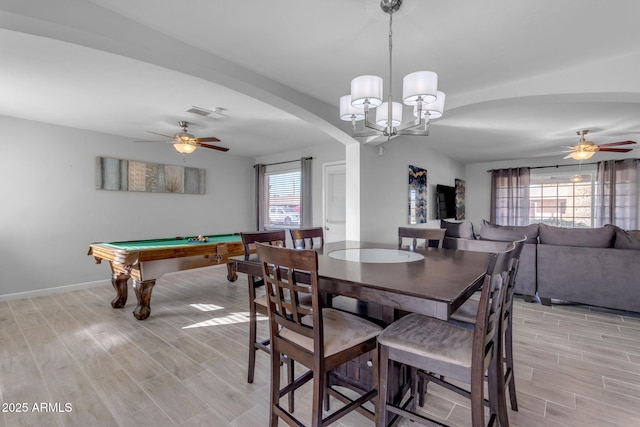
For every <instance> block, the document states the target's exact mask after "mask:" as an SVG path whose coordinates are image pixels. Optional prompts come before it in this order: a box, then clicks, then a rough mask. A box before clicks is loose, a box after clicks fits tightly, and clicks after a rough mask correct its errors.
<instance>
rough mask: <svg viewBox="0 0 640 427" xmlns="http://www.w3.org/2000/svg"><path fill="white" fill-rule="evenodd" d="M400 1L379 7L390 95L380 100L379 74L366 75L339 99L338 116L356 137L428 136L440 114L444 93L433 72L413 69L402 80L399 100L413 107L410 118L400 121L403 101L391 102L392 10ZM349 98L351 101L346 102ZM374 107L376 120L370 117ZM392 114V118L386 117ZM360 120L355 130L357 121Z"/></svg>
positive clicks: (386, 0) (384, 0)
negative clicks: (385, 19) (384, 22)
mask: <svg viewBox="0 0 640 427" xmlns="http://www.w3.org/2000/svg"><path fill="white" fill-rule="evenodd" d="M401 5H402V0H381V1H380V8H381V9H382V11H383V12H385V13H387V14H389V96H388V97H387V100H386V102H383V99H384V97H383V94H382V87H383V81H382V77H379V76H373V75H365V76H359V77H356V78H355V79H353V80H352V81H351V94H350V95H345V96H343V97H341V98H340V119H341V120H345V121H350V122H351V123H352V126H353V129H352V133H351V134H352V135H353V136H355V137H365V136H380V135H384V136H386V137H387V140H389V139H391V138H392V137H394V136H397V135H419V136H428V135H429V120H431V119H437V118H440V117H442V114H443V113H444V100H445V94H444V93H443V92H440V91H438V75H437V74H436V73H434V72H433V71H416V72H413V73H410V74H407V75H406V76H404V79H403V80H402V100H403V102H404V103H405V105H409V106H413V107H414V108H413V115H414V117H415V118H416V119H415V120H413V121H410V122H407V123H402V104H401V103H399V102H393V97H392V90H391V88H392V78H393V55H392V46H393V43H392V38H393V30H392V28H393V13H394V12H396V11H398V9H400V6H401ZM348 101H350V102H351V103H350V104H349V103H348ZM371 108H375V109H376V114H375V123H373V122H371V121H370V119H369V113H370V109H371ZM389 117H391V120H388V118H389ZM360 121H362V122H363V126H361V127H360V129H358V126H357V124H356V123H357V122H360Z"/></svg>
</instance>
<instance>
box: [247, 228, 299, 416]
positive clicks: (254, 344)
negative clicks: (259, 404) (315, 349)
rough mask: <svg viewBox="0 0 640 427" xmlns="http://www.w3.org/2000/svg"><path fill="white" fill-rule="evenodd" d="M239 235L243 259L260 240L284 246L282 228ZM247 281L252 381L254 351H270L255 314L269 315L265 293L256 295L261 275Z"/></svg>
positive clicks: (250, 376)
mask: <svg viewBox="0 0 640 427" xmlns="http://www.w3.org/2000/svg"><path fill="white" fill-rule="evenodd" d="M240 236H241V237H242V245H243V247H244V259H245V260H248V259H249V258H250V257H251V254H252V253H255V245H256V243H258V242H260V243H267V244H270V245H275V246H284V245H285V238H286V236H285V231H284V230H275V231H255V232H246V233H240ZM247 281H248V288H249V364H248V369H247V382H248V383H253V378H254V375H255V370H256V352H257V351H258V350H262V351H264V352H265V353H267V354H270V353H271V350H270V347H269V342H270V339H269V338H266V339H263V340H258V338H257V328H258V321H257V316H258V314H261V315H263V316H265V317H266V316H268V315H269V311H268V309H267V297H266V295H261V296H258V295H257V292H256V291H257V290H258V289H259V288H261V287H262V286H263V285H264V281H263V280H262V277H256V276H251V275H247ZM285 362H286V363H287V367H288V369H289V376H290V377H291V378H292V377H293V375H294V372H293V362H292V361H285ZM292 408H293V395H291V396H290V409H291V410H292Z"/></svg>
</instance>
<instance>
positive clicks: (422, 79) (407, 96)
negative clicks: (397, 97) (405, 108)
mask: <svg viewBox="0 0 640 427" xmlns="http://www.w3.org/2000/svg"><path fill="white" fill-rule="evenodd" d="M437 92H438V75H437V74H436V73H434V72H433V71H416V72H414V73H410V74H407V75H406V76H404V78H403V79H402V100H403V101H404V103H405V104H406V105H417V104H418V101H422V102H423V103H427V104H430V103H432V102H434V101H435V100H436V96H437Z"/></svg>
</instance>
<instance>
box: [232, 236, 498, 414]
mask: <svg viewBox="0 0 640 427" xmlns="http://www.w3.org/2000/svg"><path fill="white" fill-rule="evenodd" d="M314 250H315V251H316V252H317V253H318V290H319V293H320V295H321V297H322V300H323V301H324V303H325V304H326V305H327V306H329V305H333V304H332V302H336V303H338V301H337V300H338V298H337V297H347V298H346V299H347V300H351V301H356V302H357V304H358V306H360V307H361V305H367V306H374V307H376V308H377V309H378V310H375V309H374V310H373V311H375V313H376V315H375V317H376V318H375V319H371V320H377V321H378V323H379V324H381V325H382V326H385V325H388V324H390V323H392V322H393V321H394V320H397V318H398V317H399V316H402V315H403V313H404V314H406V313H407V312H413V313H420V314H424V315H427V316H431V317H434V318H437V319H441V320H448V319H449V318H450V316H451V314H453V313H454V312H455V311H456V309H457V308H458V307H460V306H461V305H462V304H463V303H464V302H465V301H466V300H467V299H469V297H470V296H471V295H473V294H474V293H475V292H476V291H477V290H479V289H480V287H481V286H482V282H483V279H484V275H485V272H486V270H487V265H488V263H489V259H490V257H491V253H487V252H472V251H464V250H458V249H442V248H430V247H428V248H399V247H398V245H397V244H388V243H376V242H362V241H340V242H331V243H325V244H324V246H322V247H318V248H314ZM229 262H230V263H231V266H232V268H234V269H236V270H237V272H239V273H245V274H247V275H249V276H262V266H261V264H260V262H259V259H258V256H257V255H256V254H251V255H250V256H249V257H248V258H246V257H238V256H236V257H230V258H229ZM337 305H339V304H337ZM350 307H353V305H352V306H350ZM365 311H367V310H365ZM358 314H361V313H358ZM371 366H372V365H371V357H370V356H367V355H365V356H364V357H362V358H360V359H356V360H352V361H350V362H347V363H345V364H344V365H342V366H340V367H339V368H337V369H334V370H333V371H332V372H331V375H330V376H329V378H328V381H329V382H330V383H331V384H337V385H341V386H345V387H349V388H352V389H355V390H359V391H365V390H368V389H370V388H371V386H372V384H373V382H374V379H373V377H372V370H371ZM390 372H391V373H390V380H389V383H388V392H389V394H390V396H391V398H392V400H393V401H398V402H400V401H402V399H403V396H404V395H405V393H406V392H407V390H408V389H409V387H410V376H409V372H408V370H407V369H405V367H403V366H400V365H399V364H396V365H395V366H393V367H391V368H390Z"/></svg>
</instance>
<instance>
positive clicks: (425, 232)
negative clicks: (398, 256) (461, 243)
mask: <svg viewBox="0 0 640 427" xmlns="http://www.w3.org/2000/svg"><path fill="white" fill-rule="evenodd" d="M446 231H447V230H446V229H444V228H417V227H398V248H402V247H406V246H407V245H406V244H405V241H404V239H411V243H410V244H409V245H408V246H409V250H413V249H415V248H417V247H418V243H421V242H422V241H424V247H435V248H441V247H442V243H443V242H444V234H445V232H446Z"/></svg>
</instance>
